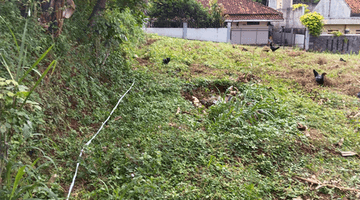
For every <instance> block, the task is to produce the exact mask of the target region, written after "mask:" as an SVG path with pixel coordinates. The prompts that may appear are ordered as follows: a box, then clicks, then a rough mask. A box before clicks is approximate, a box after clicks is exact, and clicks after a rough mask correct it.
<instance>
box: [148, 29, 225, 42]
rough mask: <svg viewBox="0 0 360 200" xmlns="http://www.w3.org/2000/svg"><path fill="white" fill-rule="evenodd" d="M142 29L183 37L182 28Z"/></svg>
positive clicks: (163, 34)
mask: <svg viewBox="0 0 360 200" xmlns="http://www.w3.org/2000/svg"><path fill="white" fill-rule="evenodd" d="M144 30H145V32H147V33H157V34H158V35H162V36H168V37H177V38H182V37H183V29H182V28H145V29H144ZM225 40H226V38H225Z"/></svg>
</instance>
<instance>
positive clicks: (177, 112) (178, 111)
mask: <svg viewBox="0 0 360 200" xmlns="http://www.w3.org/2000/svg"><path fill="white" fill-rule="evenodd" d="M179 113H180V107H178V108H177V111H176V115H178V114H179Z"/></svg>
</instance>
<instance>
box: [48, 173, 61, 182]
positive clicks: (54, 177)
mask: <svg viewBox="0 0 360 200" xmlns="http://www.w3.org/2000/svg"><path fill="white" fill-rule="evenodd" d="M57 177H59V176H58V175H57V174H53V175H52V176H51V177H50V179H49V184H52V183H55V181H56V178H57Z"/></svg>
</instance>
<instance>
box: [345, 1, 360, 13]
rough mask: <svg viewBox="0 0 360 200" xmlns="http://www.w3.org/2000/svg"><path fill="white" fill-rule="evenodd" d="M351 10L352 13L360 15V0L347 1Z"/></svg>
mask: <svg viewBox="0 0 360 200" xmlns="http://www.w3.org/2000/svg"><path fill="white" fill-rule="evenodd" d="M345 1H346V3H347V4H348V5H349V6H350V8H351V13H354V14H360V0H345Z"/></svg>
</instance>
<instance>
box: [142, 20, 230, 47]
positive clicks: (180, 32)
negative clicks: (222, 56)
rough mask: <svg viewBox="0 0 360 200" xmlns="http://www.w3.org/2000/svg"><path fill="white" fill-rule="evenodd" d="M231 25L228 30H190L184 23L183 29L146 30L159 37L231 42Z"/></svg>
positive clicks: (144, 28)
mask: <svg viewBox="0 0 360 200" xmlns="http://www.w3.org/2000/svg"><path fill="white" fill-rule="evenodd" d="M230 25H231V23H229V27H228V28H188V27H187V24H186V23H184V25H183V28H146V27H143V30H144V31H145V32H147V33H157V34H158V35H162V36H168V37H177V38H185V39H192V40H204V41H213V42H230V30H231V29H230Z"/></svg>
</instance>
